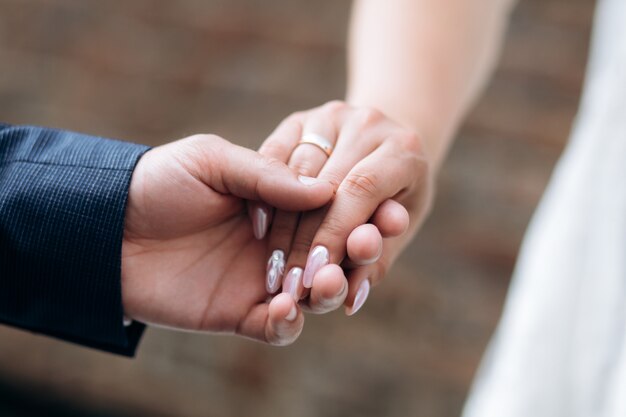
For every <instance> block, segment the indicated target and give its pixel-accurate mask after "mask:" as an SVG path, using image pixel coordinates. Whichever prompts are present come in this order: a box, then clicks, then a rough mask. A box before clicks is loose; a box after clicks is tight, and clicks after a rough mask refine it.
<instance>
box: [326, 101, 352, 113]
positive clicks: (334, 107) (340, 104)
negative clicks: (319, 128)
mask: <svg viewBox="0 0 626 417" xmlns="http://www.w3.org/2000/svg"><path fill="white" fill-rule="evenodd" d="M347 107H348V104H347V103H346V102H345V101H342V100H331V101H329V102H327V103H326V104H324V105H323V106H322V109H323V110H324V111H326V112H329V113H339V112H342V111H344V110H345V109H346V108H347Z"/></svg>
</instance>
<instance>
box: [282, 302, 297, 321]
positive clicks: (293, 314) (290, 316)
mask: <svg viewBox="0 0 626 417" xmlns="http://www.w3.org/2000/svg"><path fill="white" fill-rule="evenodd" d="M296 317H298V309H297V308H296V306H295V304H294V305H292V306H291V310H289V314H287V315H286V316H285V320H287V321H294V320H295V319H296Z"/></svg>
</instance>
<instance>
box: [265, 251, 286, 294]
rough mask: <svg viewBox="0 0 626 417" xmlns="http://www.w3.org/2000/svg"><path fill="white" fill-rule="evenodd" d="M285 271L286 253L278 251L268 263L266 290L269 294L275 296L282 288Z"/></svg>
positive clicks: (273, 253)
mask: <svg viewBox="0 0 626 417" xmlns="http://www.w3.org/2000/svg"><path fill="white" fill-rule="evenodd" d="M284 271H285V253H284V252H283V251H282V250H280V249H276V250H275V251H274V252H272V256H270V259H268V261H267V275H266V279H265V289H266V290H267V292H268V293H269V294H274V293H275V292H276V291H278V288H280V279H281V278H282V276H283V272H284Z"/></svg>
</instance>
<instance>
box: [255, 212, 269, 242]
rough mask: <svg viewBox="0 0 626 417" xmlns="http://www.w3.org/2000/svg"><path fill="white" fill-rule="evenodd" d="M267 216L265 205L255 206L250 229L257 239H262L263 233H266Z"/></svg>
mask: <svg viewBox="0 0 626 417" xmlns="http://www.w3.org/2000/svg"><path fill="white" fill-rule="evenodd" d="M268 217H269V216H268V212H267V209H266V208H265V207H257V208H255V209H254V211H253V213H252V231H253V232H254V237H255V238H257V239H258V240H261V239H263V238H264V237H265V233H267V218H268Z"/></svg>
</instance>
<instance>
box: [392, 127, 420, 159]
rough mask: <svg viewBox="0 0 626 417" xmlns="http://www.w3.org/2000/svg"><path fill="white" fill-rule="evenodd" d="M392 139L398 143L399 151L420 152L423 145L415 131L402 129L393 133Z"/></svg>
mask: <svg viewBox="0 0 626 417" xmlns="http://www.w3.org/2000/svg"><path fill="white" fill-rule="evenodd" d="M394 140H395V141H396V142H397V143H398V144H399V146H400V149H401V151H403V152H409V153H412V154H422V152H423V145H422V141H421V138H420V137H419V136H418V135H417V133H415V132H410V131H403V132H400V133H397V134H396V135H394Z"/></svg>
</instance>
